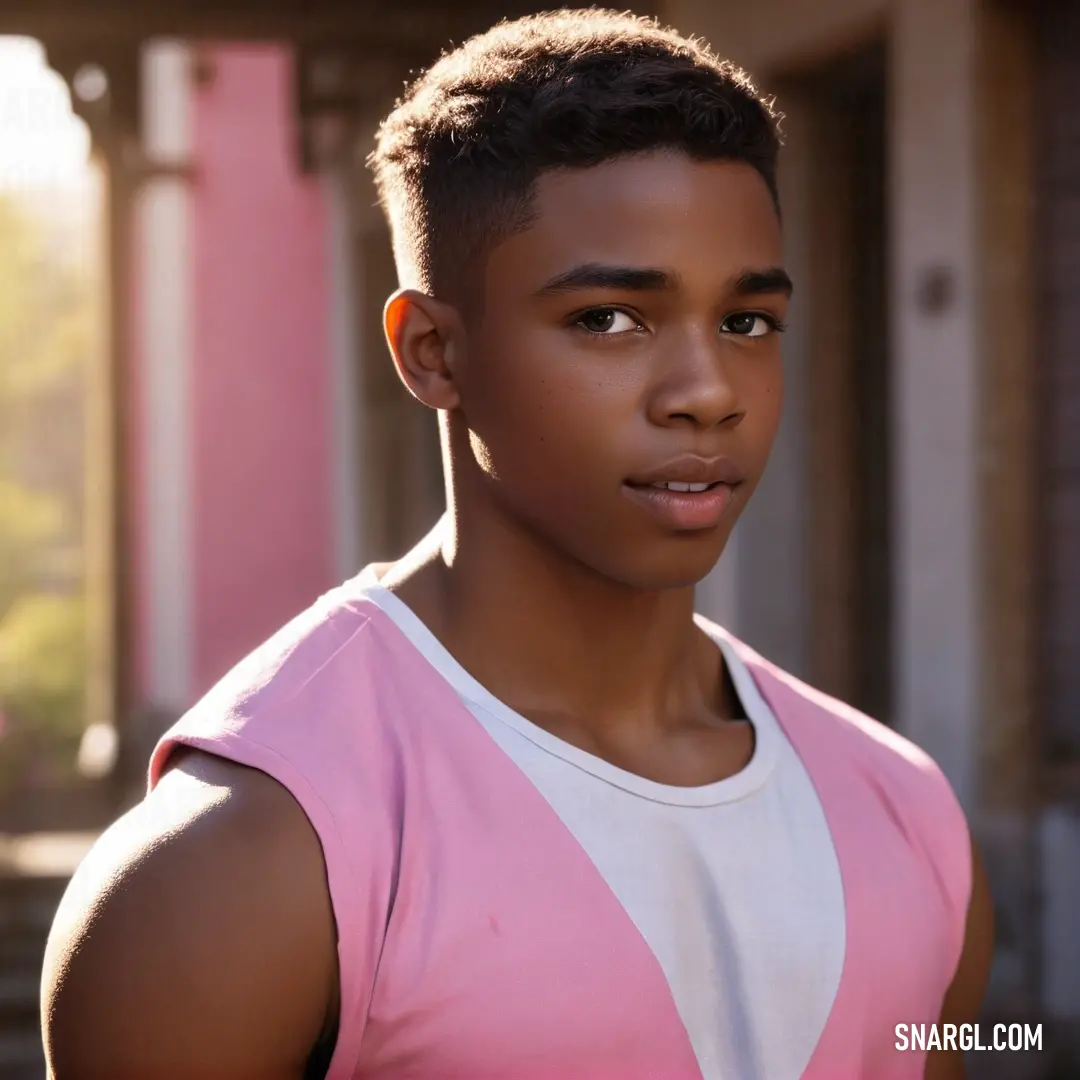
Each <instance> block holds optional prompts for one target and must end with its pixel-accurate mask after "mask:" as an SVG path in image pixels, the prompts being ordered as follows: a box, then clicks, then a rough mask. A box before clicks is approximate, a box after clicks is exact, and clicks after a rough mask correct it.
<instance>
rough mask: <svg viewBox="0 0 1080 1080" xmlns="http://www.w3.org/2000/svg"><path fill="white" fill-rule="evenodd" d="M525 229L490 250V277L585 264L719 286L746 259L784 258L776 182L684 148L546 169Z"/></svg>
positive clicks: (770, 261) (546, 275) (542, 273)
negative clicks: (668, 273)
mask: <svg viewBox="0 0 1080 1080" xmlns="http://www.w3.org/2000/svg"><path fill="white" fill-rule="evenodd" d="M533 209H534V217H533V221H532V223H531V225H530V226H529V228H528V229H526V230H524V231H522V232H520V233H517V234H515V235H514V236H511V237H510V238H508V239H507V240H505V241H504V242H503V243H502V244H499V245H498V246H497V247H496V248H495V249H494V250H493V251H492V252H491V255H490V258H489V263H488V274H487V279H488V283H489V285H491V286H494V287H495V289H496V291H503V289H502V288H500V287H499V283H502V284H503V286H505V285H506V284H508V283H509V282H510V281H514V282H515V283H517V284H519V285H522V286H525V287H530V286H533V287H539V286H540V285H541V284H542V283H543V282H545V281H547V280H549V279H550V278H551V277H552V276H554V275H556V274H559V273H560V272H564V271H565V270H567V269H568V268H570V267H572V266H575V265H578V264H581V263H603V264H613V265H619V266H648V267H658V268H663V269H666V270H672V271H675V272H676V273H677V274H678V275H679V277H680V278H681V279H682V280H683V281H685V282H687V283H688V284H692V283H698V284H700V285H701V286H702V287H704V288H709V289H716V288H718V287H720V285H721V283H723V282H726V281H728V280H729V279H730V278H732V277H734V276H736V275H738V274H740V273H742V272H743V271H745V270H746V269H747V268H748V267H755V268H756V267H771V266H779V265H780V264H781V263H782V261H783V242H782V236H781V230H780V222H779V219H778V216H777V213H776V208H775V206H774V204H773V201H772V196H771V195H770V193H769V189H768V187H767V185H766V183H765V181H764V180H763V179H762V177H761V175H760V174H759V173H758V172H757V170H756V169H754V168H753V167H752V166H750V165H747V164H745V163H742V162H727V161H708V162H698V161H694V160H692V159H690V158H688V157H686V156H684V155H682V154H678V153H665V152H659V153H650V154H642V155H637V156H634V157H626V158H619V159H616V160H614V161H609V162H605V163H603V164H602V165H597V166H594V167H592V168H587V169H574V170H561V171H556V172H549V173H545V174H543V175H542V176H541V177H540V178H539V180H538V181H537V184H536V192H535V199H534V206H533Z"/></svg>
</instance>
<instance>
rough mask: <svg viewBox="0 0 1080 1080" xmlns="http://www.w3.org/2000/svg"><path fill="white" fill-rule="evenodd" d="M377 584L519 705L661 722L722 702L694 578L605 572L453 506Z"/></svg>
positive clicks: (611, 719) (497, 518)
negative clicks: (682, 580) (650, 582)
mask: <svg viewBox="0 0 1080 1080" xmlns="http://www.w3.org/2000/svg"><path fill="white" fill-rule="evenodd" d="M452 505H453V504H452ZM383 583H384V584H385V585H386V586H387V587H388V588H390V589H392V590H393V591H394V592H396V593H397V594H398V595H399V596H400V597H401V599H402V600H404V601H405V602H406V603H407V604H409V606H410V607H411V608H412V609H413V610H414V611H415V612H416V613H417V615H418V616H419V617H420V618H421V619H422V620H423V621H424V622H425V623H426V624H427V625H428V627H429V628H430V629H431V630H432V632H433V633H434V634H435V635H436V636H437V637H438V638H439V639H440V640H441V641H442V642H443V644H444V645H445V646H446V647H447V648H448V649H449V651H450V652H451V653H452V654H453V655H454V656H455V657H456V658H457V659H458V661H459V662H460V663H462V665H463V666H464V667H466V669H468V670H469V671H471V672H472V673H473V674H474V675H475V676H476V677H477V678H478V679H479V680H480V681H481V682H482V683H483V684H484V685H486V686H487V687H488V688H489V689H490V690H491V691H492V692H493V693H494V694H495V695H496V696H497V697H499V698H501V699H502V700H504V701H506V702H507V703H508V704H510V705H511V706H512V707H514V708H516V709H517V710H518V711H520V712H522V713H524V714H525V715H546V716H560V717H565V718H574V719H579V720H582V722H585V719H584V718H587V722H588V724H589V725H590V726H593V725H597V726H600V727H605V728H611V727H614V726H621V725H624V724H633V725H635V726H636V725H641V724H647V725H650V726H651V725H654V724H655V725H657V726H661V727H664V726H667V724H668V723H669V722H670V723H675V722H677V721H678V720H679V718H680V717H685V716H686V715H687V713H688V712H693V713H697V712H702V711H708V712H715V711H717V710H718V709H719V708H720V702H719V692H720V691H719V687H720V685H721V683H720V673H721V665H720V660H719V656H718V653H717V650H716V649H715V647H714V646H712V645H711V643H709V642H708V641H707V640H706V639H705V637H704V635H703V634H701V633H700V631H698V629H697V628H696V627H695V625H694V622H693V611H694V595H693V589H692V588H682V589H672V590H656V591H646V590H641V589H633V588H630V587H628V586H626V585H623V584H620V583H618V582H615V581H612V580H610V579H607V578H604V577H602V576H601V575H599V574H597V573H596V572H595V571H592V570H591V569H590V568H588V567H586V566H584V565H583V564H581V563H579V562H577V561H575V560H573V559H572V558H570V557H568V556H567V555H565V554H564V553H562V552H559V551H557V550H556V549H554V548H553V547H552V546H551V545H550V544H548V543H546V542H545V541H544V540H542V539H540V538H538V537H537V536H536V535H535V534H534V533H533V532H531V530H529V529H528V528H527V527H526V526H524V525H522V524H521V523H520V522H516V521H514V520H511V519H509V518H508V517H507V516H505V515H502V514H494V513H485V514H477V515H469V514H463V513H461V512H460V510H451V511H450V512H448V513H447V515H446V516H445V517H444V518H442V519H441V521H440V522H439V524H438V525H437V526H436V527H435V529H434V530H432V532H431V533H430V534H429V535H428V536H427V537H426V538H425V539H424V540H423V541H421V543H420V544H419V545H417V547H416V548H415V549H414V550H413V552H411V553H410V554H409V556H407V557H406V558H405V559H403V560H402V561H401V562H399V563H397V564H396V565H395V566H394V567H393V569H392V570H391V571H390V573H389V574H388V575H386V577H385V578H384V580H383Z"/></svg>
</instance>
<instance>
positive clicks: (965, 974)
mask: <svg viewBox="0 0 1080 1080" xmlns="http://www.w3.org/2000/svg"><path fill="white" fill-rule="evenodd" d="M971 866H972V874H971V900H970V902H969V904H968V912H967V922H966V926H965V931H964V946H963V950H962V951H961V954H960V962H959V964H958V965H957V968H956V974H955V975H954V976H953V981H952V983H951V984H950V986H949V989H948V991H947V992H946V994H945V1001H944V1004H943V1005H942V1008H941V1018H940V1022H941V1024H954V1025H956V1026H957V1027H959V1026H960V1025H961V1024H973V1023H975V1021H976V1020H977V1019H978V1016H979V1009H980V1008H981V1007H982V1002H983V997H984V995H985V993H986V986H987V983H988V981H989V978H990V965H991V962H992V960H993V955H994V907H993V901H992V899H991V896H990V886H989V883H988V882H987V879H986V870H985V869H984V867H983V863H982V859H981V858H980V857H979V852H978V850H977V848H976V847H975V843H974V841H972V845H971ZM964 1075H965V1074H964V1057H963V1053H962V1052H961V1051H960V1050H933V1051H931V1052H930V1053H928V1054H927V1057H926V1073H925V1078H926V1080H964Z"/></svg>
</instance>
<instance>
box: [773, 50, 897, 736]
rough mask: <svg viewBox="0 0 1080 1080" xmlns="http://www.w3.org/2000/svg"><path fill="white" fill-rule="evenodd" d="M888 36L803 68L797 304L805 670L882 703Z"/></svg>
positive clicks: (887, 708) (886, 606)
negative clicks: (805, 267)
mask: <svg viewBox="0 0 1080 1080" xmlns="http://www.w3.org/2000/svg"><path fill="white" fill-rule="evenodd" d="M886 61H887V49H886V43H885V42H884V40H878V41H875V42H873V43H872V44H869V45H864V46H862V47H861V48H859V49H858V50H857V51H855V52H852V53H849V54H847V55H845V56H842V57H839V58H834V59H833V60H831V61H829V62H828V63H826V64H824V65H822V66H819V67H818V68H816V69H815V70H813V71H811V72H809V73H806V74H803V75H801V76H800V77H799V79H798V80H797V81H796V82H795V84H794V85H793V86H791V87H790V88H789V90H788V91H786V93H794V94H795V95H797V96H798V99H799V101H800V104H802V105H804V106H805V115H806V116H807V118H808V122H809V124H810V127H811V129H812V130H811V131H810V133H809V134H810V138H809V139H808V140H807V143H808V146H809V153H810V156H811V161H810V162H809V166H810V167H809V169H808V176H809V182H810V186H811V191H810V198H809V216H810V222H809V224H810V251H811V269H812V277H811V281H810V299H809V303H808V304H807V305H806V307H805V311H806V312H807V323H808V325H807V331H808V345H809V385H808V396H807V409H808V413H807V425H806V429H807V436H808V443H807V445H808V466H807V474H806V483H807V484H808V489H809V492H810V498H809V500H808V503H809V506H810V521H809V549H810V550H809V552H808V556H809V558H808V563H809V571H810V582H811V585H810V594H811V595H810V610H811V617H810V662H811V667H812V678H813V681H814V682H815V683H816V684H817V685H818V686H820V687H821V688H822V689H823V690H825V691H827V692H829V693H831V694H834V695H836V696H837V697H840V698H842V699H843V700H845V701H847V702H849V703H851V704H852V705H854V706H855V707H856V708H859V709H861V710H863V711H865V712H867V713H869V714H870V715H871V716H874V717H876V718H878V719H880V720H882V721H883V722H886V723H889V722H890V721H891V716H892V698H893V690H892V682H893V679H892V653H893V642H892V627H893V588H892V558H891V551H890V547H891V544H890V541H891V536H892V513H893V507H892V479H891V473H892V463H891V454H890V444H891V430H890V429H891V423H890V413H891V401H890V385H889V384H890V365H889V285H888V276H889V228H888V207H889V200H888V190H887V177H888V167H887V109H888V105H887V93H886V88H887V62H886Z"/></svg>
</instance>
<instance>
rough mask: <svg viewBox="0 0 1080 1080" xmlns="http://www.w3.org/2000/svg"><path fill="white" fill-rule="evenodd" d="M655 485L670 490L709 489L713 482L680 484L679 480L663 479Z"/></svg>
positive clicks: (654, 485)
mask: <svg viewBox="0 0 1080 1080" xmlns="http://www.w3.org/2000/svg"><path fill="white" fill-rule="evenodd" d="M653 487H657V488H665V489H666V490H668V491H708V490H709V488H710V487H712V485H711V484H680V483H679V482H678V481H677V480H661V481H660V482H659V483H657V484H653Z"/></svg>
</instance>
